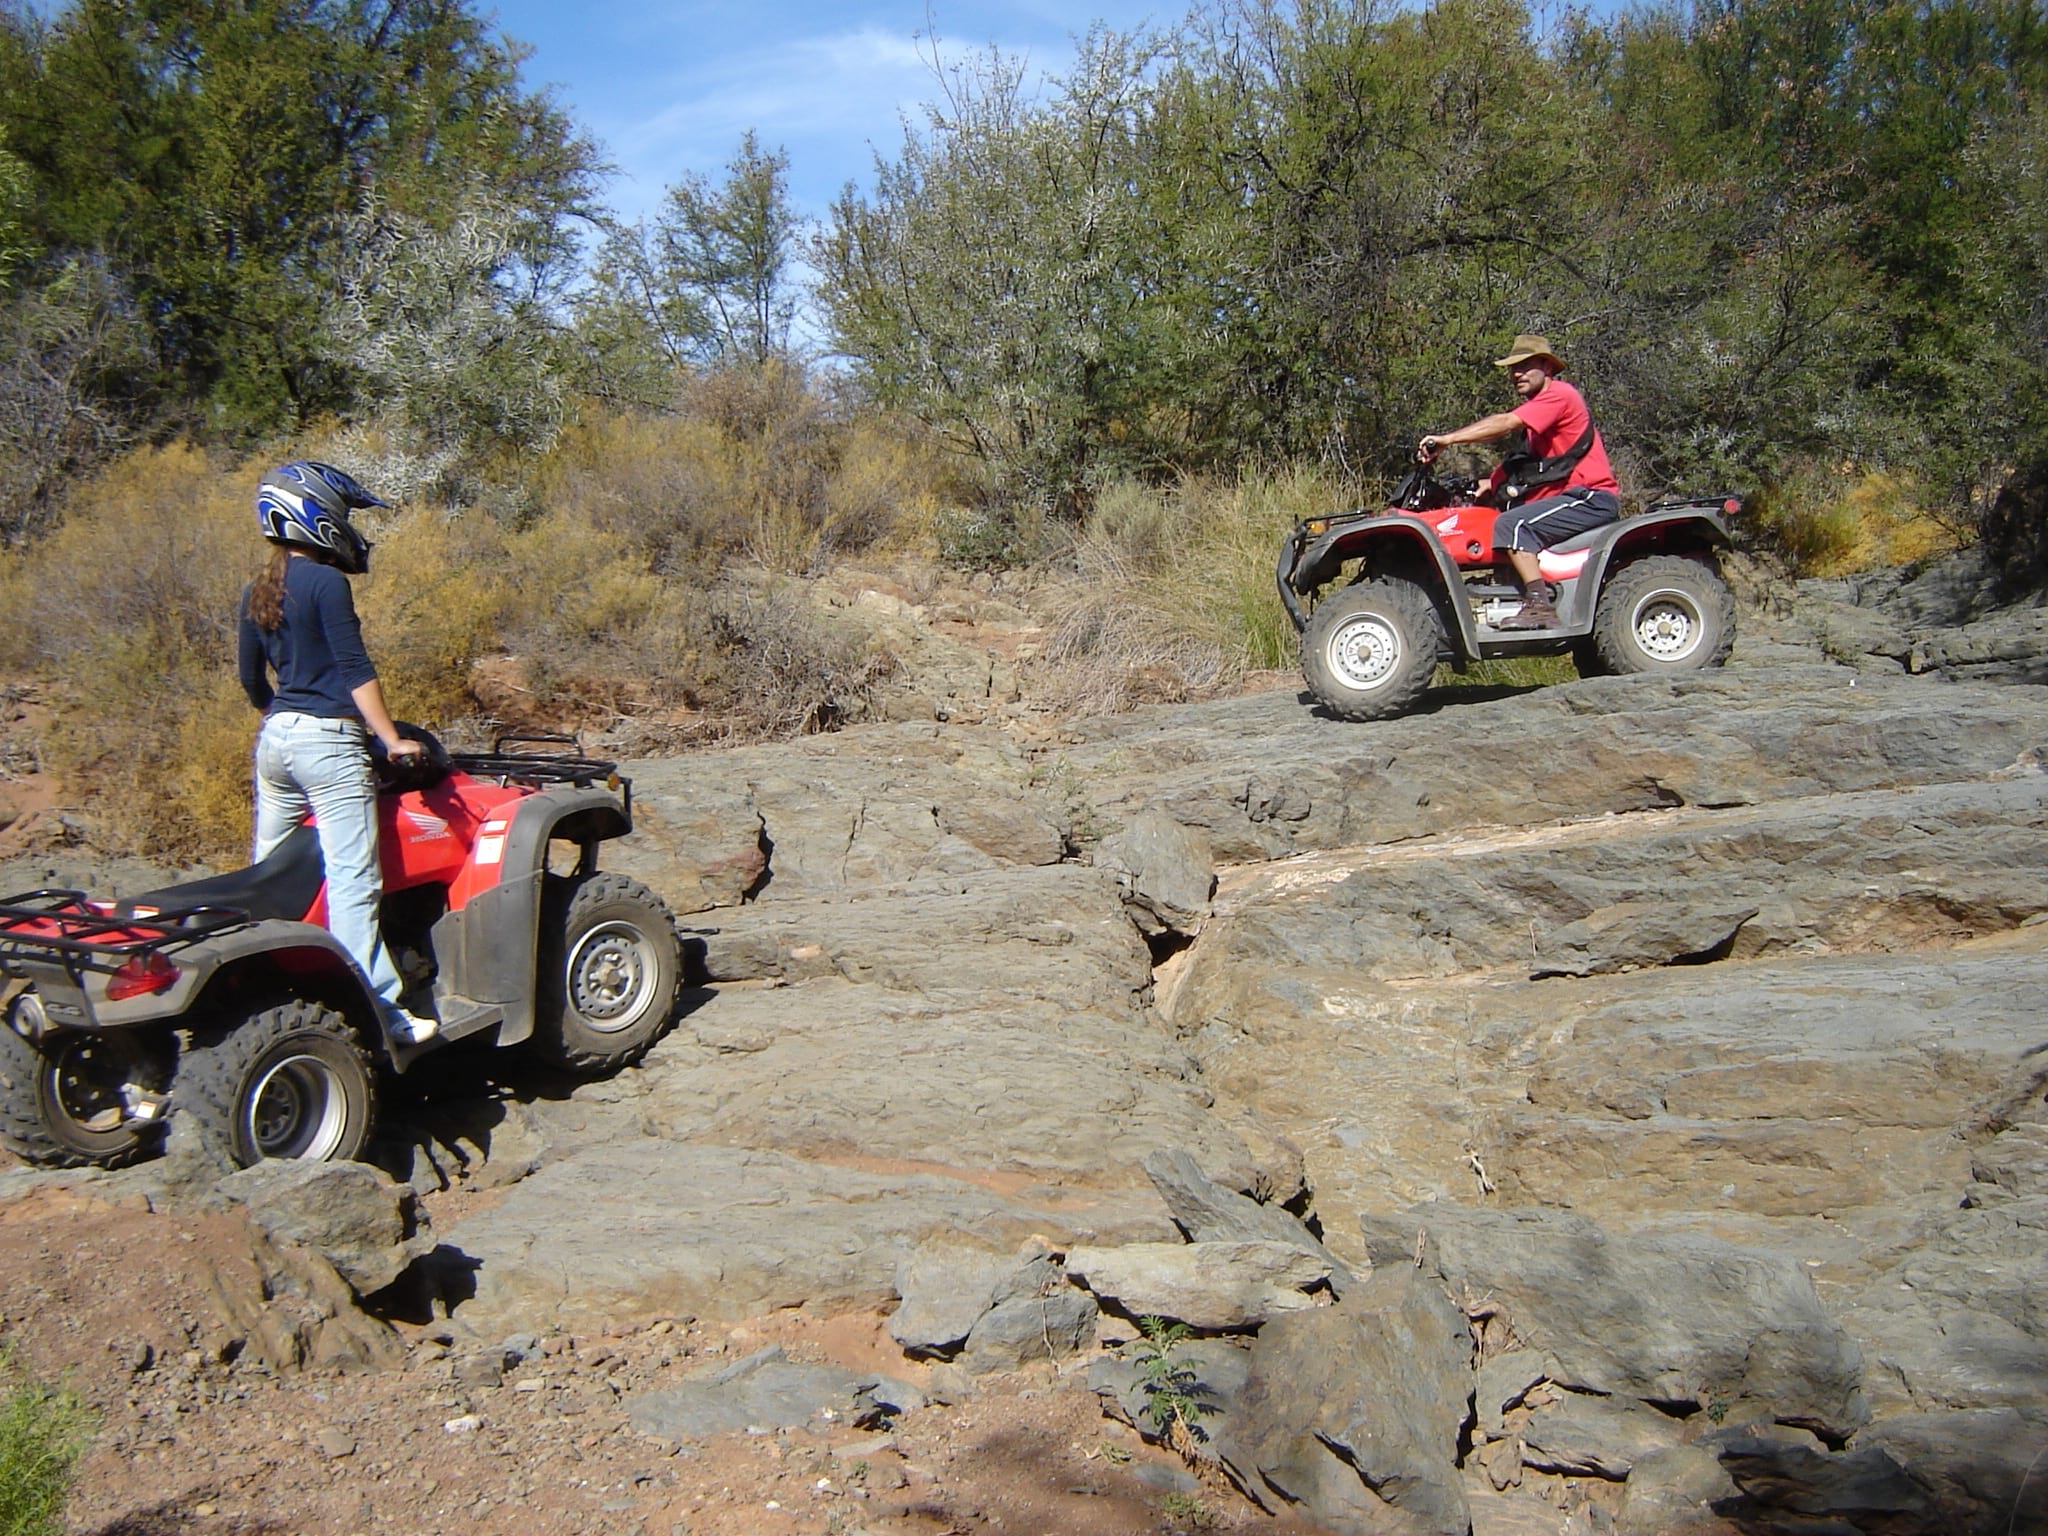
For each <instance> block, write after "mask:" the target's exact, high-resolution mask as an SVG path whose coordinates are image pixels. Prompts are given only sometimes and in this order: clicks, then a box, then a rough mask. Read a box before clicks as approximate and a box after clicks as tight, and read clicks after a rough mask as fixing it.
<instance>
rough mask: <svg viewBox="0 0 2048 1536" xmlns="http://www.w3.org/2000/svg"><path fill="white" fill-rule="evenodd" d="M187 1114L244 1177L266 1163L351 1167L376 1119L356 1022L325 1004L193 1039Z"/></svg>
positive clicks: (185, 1073)
mask: <svg viewBox="0 0 2048 1536" xmlns="http://www.w3.org/2000/svg"><path fill="white" fill-rule="evenodd" d="M177 1100H178V1106H179V1113H180V1114H182V1115H184V1116H186V1117H188V1118H189V1119H190V1121H191V1122H192V1126H193V1128H194V1129H196V1130H197V1131H198V1133H199V1135H200V1137H201V1139H202V1140H203V1141H204V1142H206V1143H208V1144H209V1145H210V1146H211V1147H212V1148H213V1149H214V1151H215V1152H216V1153H218V1154H219V1155H220V1156H222V1157H224V1158H226V1159H227V1160H228V1161H229V1162H231V1163H233V1164H234V1165H235V1166H236V1167H238V1168H247V1167H250V1166H252V1165H254V1164H256V1163H259V1162H262V1161H263V1160H264V1159H266V1158H273V1157H274V1158H302V1159H305V1160H307V1161H309V1162H348V1161H353V1160H355V1159H356V1158H358V1157H360V1156H361V1155H362V1150H363V1146H364V1144H365V1143H366V1142H368V1141H369V1139H370V1127H371V1125H372V1123H373V1122H374V1121H375V1119H376V1115H377V1073H376V1068H375V1067H374V1066H373V1065H372V1063H371V1060H370V1054H369V1052H368V1051H367V1050H366V1049H365V1048H364V1046H363V1042H362V1039H361V1037H360V1036H359V1035H358V1034H357V1033H356V1031H355V1029H354V1028H353V1027H352V1026H351V1025H350V1024H349V1022H348V1020H347V1019H345V1018H344V1017H342V1015H340V1014H338V1013H336V1012H335V1011H334V1010H333V1009H331V1008H326V1007H323V1006H322V1005H320V1004H319V1003H308V1002H294V1003H286V1004H284V1005H283V1006H281V1007H277V1008H266V1009H264V1010H263V1011H262V1012H261V1013H258V1014H255V1015H253V1016H252V1017H250V1018H248V1019H246V1020H244V1021H243V1022H242V1023H241V1024H239V1025H237V1026H236V1027H235V1028H233V1029H231V1030H228V1031H226V1032H225V1033H222V1034H216V1035H209V1036H207V1037H205V1038H203V1039H199V1040H195V1041H194V1042H193V1044H192V1045H191V1047H190V1048H188V1049H187V1050H186V1052H185V1059H184V1061H183V1062H182V1063H181V1064H180V1066H179V1068H178V1084H177Z"/></svg>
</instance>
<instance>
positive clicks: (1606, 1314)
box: [1364, 1203, 1870, 1440]
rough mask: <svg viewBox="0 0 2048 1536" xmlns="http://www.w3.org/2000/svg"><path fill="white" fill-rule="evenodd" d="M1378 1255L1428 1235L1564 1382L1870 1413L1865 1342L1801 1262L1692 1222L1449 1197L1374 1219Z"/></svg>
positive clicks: (1850, 1424) (1796, 1418)
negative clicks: (1837, 1314) (1661, 1227)
mask: <svg viewBox="0 0 2048 1536" xmlns="http://www.w3.org/2000/svg"><path fill="white" fill-rule="evenodd" d="M1364 1230H1365V1236H1366V1243H1367V1247H1368V1248H1369V1249H1370V1250H1371V1252H1372V1254H1373V1258H1374V1261H1375V1262H1376V1263H1379V1264H1386V1263H1391V1262H1395V1261H1396V1260H1397V1259H1400V1258H1403V1257H1412V1256H1413V1255H1414V1254H1415V1253H1416V1251H1417V1245H1418V1241H1420V1242H1421V1243H1422V1244H1423V1246H1424V1247H1425V1248H1426V1249H1427V1250H1428V1252H1429V1256H1430V1258H1431V1259H1432V1260H1433V1262H1434V1265H1435V1267H1436V1269H1437V1271H1438V1272H1439V1273H1440V1274H1442V1275H1443V1277H1444V1278H1445V1279H1446V1280H1447V1281H1448V1282H1449V1284H1450V1285H1451V1286H1452V1288H1453V1289H1454V1291H1456V1292H1457V1293H1458V1294H1461V1295H1466V1296H1473V1297H1482V1296H1483V1297H1485V1298H1487V1299H1488V1301H1489V1302H1490V1303H1492V1304H1493V1305H1495V1306H1497V1307H1499V1308H1501V1309H1502V1310H1504V1311H1505V1312H1506V1314H1507V1317H1508V1320H1509V1323H1510V1326H1511V1327H1512V1329H1513V1331H1514V1333H1515V1334H1516V1335H1517V1336H1518V1337H1520V1338H1521V1339H1522V1340H1523V1341H1524V1342H1525V1343H1526V1344H1527V1345H1528V1346H1529V1347H1531V1348H1534V1349H1539V1350H1542V1351H1543V1352H1544V1353H1545V1354H1546V1355H1548V1356H1549V1357H1550V1358H1551V1359H1552V1360H1553V1361H1554V1362H1555V1363H1556V1366H1557V1376H1556V1379H1557V1381H1558V1382H1559V1384H1560V1385H1563V1386H1566V1387H1571V1388H1574V1389H1576V1390H1579V1391H1582V1392H1595V1393H1605V1394H1609V1395H1613V1396H1617V1397H1628V1398H1634V1399H1638V1400H1640V1401H1642V1402H1647V1403H1656V1404H1660V1405H1663V1406H1666V1407H1669V1408H1671V1409H1674V1410H1692V1409H1705V1408H1708V1407H1710V1406H1711V1405H1716V1404H1718V1405H1721V1411H1747V1412H1757V1413H1762V1414H1767V1415H1769V1416H1770V1417H1772V1418H1775V1419H1778V1420H1780V1421H1782V1422H1785V1423H1788V1424H1795V1425H1801V1426H1805V1427H1808V1428H1811V1429H1813V1430H1814V1431H1816V1432H1817V1433H1819V1434H1821V1435H1823V1436H1825V1437H1827V1438H1829V1439H1831V1440H1842V1439H1846V1438H1847V1437H1848V1436H1849V1435H1850V1434H1851V1433H1853V1432H1854V1431H1855V1430H1857V1429H1860V1428H1861V1427H1862V1426H1863V1425H1864V1424H1866V1423H1867V1422H1869V1419H1870V1408H1869V1404H1868V1401H1867V1400H1866V1398H1865V1396H1864V1392H1863V1355H1862V1351H1861V1350H1859V1349H1858V1348H1857V1346H1856V1344H1855V1341H1854V1340H1852V1339H1851V1338H1850V1337H1849V1335H1848V1334H1847V1333H1845V1332H1844V1331H1843V1329H1842V1327H1841V1325H1840V1324H1838V1323H1837V1322H1835V1320H1834V1319H1833V1318H1832V1317H1830V1316H1829V1315H1828V1314H1827V1312H1826V1310H1825V1309H1824V1308H1823V1307H1822V1306H1821V1303H1820V1298H1819V1296H1818V1295H1816V1294H1815V1292H1814V1288H1813V1282H1812V1281H1811V1280H1810V1279H1808V1278H1807V1276H1806V1273H1805V1271H1804V1270H1802V1269H1801V1268H1800V1267H1799V1266H1798V1265H1797V1264H1794V1263H1792V1262H1791V1261H1789V1260H1787V1259H1784V1258H1780V1257H1778V1256H1776V1255H1773V1254H1767V1253H1759V1252H1754V1251H1751V1250H1747V1249H1743V1248H1738V1247H1736V1246H1735V1245H1733V1244H1731V1243H1724V1242H1721V1241H1718V1240H1717V1239H1714V1238H1709V1237H1704V1236H1701V1235H1698V1234H1692V1233H1682V1232H1681V1233H1663V1232H1639V1233H1633V1234H1610V1233H1608V1232H1606V1231H1603V1230H1602V1229H1601V1228H1600V1227H1598V1226H1596V1225H1595V1224H1594V1223H1592V1222H1590V1221H1588V1220H1586V1219H1585V1218H1584V1217H1581V1216H1574V1215H1571V1214H1569V1213H1567V1212H1562V1211H1542V1210H1519V1211H1494V1210H1483V1211H1482V1210H1470V1209H1465V1208H1461V1207H1457V1206H1452V1205H1450V1204H1448V1203H1445V1204H1439V1205H1434V1206H1424V1207H1417V1208H1415V1209H1413V1210H1411V1211H1409V1212H1408V1213H1407V1214H1406V1215H1404V1216H1400V1217H1383V1218H1377V1219H1374V1218H1368V1219H1367V1220H1366V1221H1365V1223H1364Z"/></svg>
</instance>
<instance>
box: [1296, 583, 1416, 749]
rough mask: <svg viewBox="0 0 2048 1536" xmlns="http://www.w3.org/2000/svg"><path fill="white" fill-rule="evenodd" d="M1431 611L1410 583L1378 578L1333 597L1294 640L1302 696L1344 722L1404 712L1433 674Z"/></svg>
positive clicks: (1318, 607) (1378, 718) (1325, 602)
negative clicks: (1303, 690) (1304, 680)
mask: <svg viewBox="0 0 2048 1536" xmlns="http://www.w3.org/2000/svg"><path fill="white" fill-rule="evenodd" d="M1441 635H1442V630H1441V628H1440V626H1439V625H1438V622H1437V613H1436V605H1435V604H1433V603H1432V602H1430V600H1429V594H1428V593H1427V592H1426V591H1424V590H1423V589H1422V588H1421V587H1420V586H1418V585H1416V584H1415V583H1414V582H1412V581H1404V580H1402V579H1401V578H1399V577H1392V576H1383V577H1380V578H1378V579H1377V580H1374V581H1366V582H1360V583H1358V584H1357V585H1355V586H1349V587H1345V588H1344V589H1343V590H1341V591H1339V592H1335V593H1332V594H1331V595H1330V596H1329V597H1327V598H1325V599H1323V601H1322V602H1321V603H1320V604H1318V605H1317V607H1316V611H1315V612H1314V613H1313V614H1312V615H1310V617H1309V621H1308V628H1307V629H1305V630H1304V631H1303V632H1302V636H1301V671H1302V676H1304V677H1305V678H1307V679H1308V686H1309V692H1311V693H1313V694H1314V695H1315V696H1316V699H1317V700H1318V701H1319V702H1320V703H1321V704H1322V705H1323V707H1324V708H1326V709H1328V710H1329V711H1330V712H1331V713H1332V714H1334V715H1340V716H1342V717H1343V718H1344V719H1346V720H1384V719H1385V718H1387V717H1388V716H1389V715H1398V714H1400V713H1401V712H1402V711H1404V710H1407V709H1411V708H1413V707H1414V705H1415V701H1416V700H1417V699H1419V698H1421V697H1422V691H1423V690H1424V689H1425V688H1427V687H1428V686H1429V680H1430V679H1431V678H1432V677H1434V676H1435V675H1436V663H1437V648H1438V643H1439V640H1440V638H1441Z"/></svg>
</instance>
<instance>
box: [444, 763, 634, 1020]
mask: <svg viewBox="0 0 2048 1536" xmlns="http://www.w3.org/2000/svg"><path fill="white" fill-rule="evenodd" d="M632 830H633V819H632V817H631V815H630V814H629V813H628V812H627V810H626V808H625V806H624V805H622V804H621V803H620V800H619V797H618V796H617V795H616V794H614V793H613V792H612V791H610V790H608V789H601V788H597V787H594V786H593V787H590V788H582V789H576V788H564V789H555V790H549V791H546V792H545V793H542V794H537V795H534V796H532V797H531V798H529V799H527V800H525V801H522V802H521V803H520V805H519V808H518V810H517V811H516V812H515V813H514V815H513V818H512V824H511V825H510V826H509V827H507V828H506V829H505V841H504V847H503V850H502V852H501V854H500V855H499V859H500V869H499V873H498V879H497V883H496V884H494V885H492V886H490V887H489V888H488V889H485V890H481V891H478V892H477V893H476V894H475V895H473V896H471V897H470V898H469V899H468V900H467V901H465V902H464V903H463V904H462V905H461V906H460V907H457V908H454V909H453V910H451V911H449V912H448V913H447V914H446V915H444V916H443V917H442V918H441V919H440V920H439V921H437V922H436V923H435V924H434V930H433V943H434V956H435V959H436V962H437V964H438V966H439V978H438V980H437V982H436V984H435V996H436V999H437V1000H438V1001H440V1002H441V1004H442V1007H443V1012H444V1016H445V1015H446V1014H447V1013H449V1012H451V1011H460V1009H459V1006H458V1007H457V1008H454V1009H451V1008H450V1003H451V1001H454V1000H459V1002H460V1003H466V1004H469V1005H472V1006H473V1007H482V1008H489V1009H492V1010H495V1011H498V1012H501V1013H502V1015H503V1018H502V1019H501V1021H500V1022H499V1025H498V1044H500V1045H517V1044H519V1043H520V1042H521V1041H522V1040H525V1039H527V1038H528V1037H529V1036H531V1035H532V1034H533V1006H534V983H535V977H536V974H537V972H536V964H537V959H536V957H537V954H538V948H537V946H538V944H539V940H540V898H541V879H542V877H543V876H544V875H545V874H546V873H547V867H548V845H549V843H551V842H554V841H557V840H565V841H569V842H573V843H575V844H576V845H577V846H578V848H579V849H580V850H581V855H580V863H579V867H594V866H595V863H596V856H595V850H596V847H597V845H598V844H599V843H600V842H604V841H607V840H609V839H611V838H615V837H624V836H625V835H626V834H627V833H628V832H630V831H632ZM450 994H452V995H453V997H452V999H451V997H450Z"/></svg>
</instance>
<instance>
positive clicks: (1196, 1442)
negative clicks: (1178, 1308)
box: [1137, 1317, 1209, 1461]
mask: <svg viewBox="0 0 2048 1536" xmlns="http://www.w3.org/2000/svg"><path fill="white" fill-rule="evenodd" d="M1138 1328H1139V1331H1140V1332H1142V1333H1143V1334H1144V1335H1145V1337H1144V1339H1143V1340H1142V1341H1140V1343H1139V1344H1138V1346H1137V1349H1138V1368H1139V1370H1140V1371H1141V1372H1142V1373H1143V1376H1144V1379H1143V1381H1142V1382H1141V1383H1140V1384H1139V1390H1140V1391H1142V1392H1143V1393H1144V1394H1145V1416H1146V1417H1147V1418H1148V1419H1150V1420H1151V1421H1152V1427H1153V1428H1154V1429H1155V1430H1157V1431H1158V1433H1159V1438H1160V1439H1161V1440H1162V1441H1164V1442H1165V1443H1166V1444H1167V1445H1169V1446H1171V1447H1172V1448H1173V1449H1174V1450H1176V1451H1178V1452H1179V1453H1180V1454H1181V1455H1182V1456H1183V1457H1184V1458H1186V1459H1187V1460H1189V1461H1194V1460H1196V1459H1197V1457H1198V1456H1199V1455H1200V1448H1201V1444H1202V1442H1203V1441H1204V1440H1206V1439H1208V1438H1209V1437H1208V1434H1207V1432H1206V1431H1204V1430H1203V1429H1202V1427H1201V1424H1200V1420H1201V1418H1202V1415H1203V1413H1204V1412H1205V1411H1206V1410H1205V1409H1204V1408H1203V1406H1202V1402H1201V1399H1200V1398H1199V1397H1198V1396H1197V1394H1198V1393H1199V1392H1200V1391H1201V1390H1202V1382H1201V1378H1200V1377H1199V1376H1197V1375H1196V1374H1195V1369H1194V1367H1193V1366H1191V1365H1189V1364H1188V1362H1187V1360H1186V1358H1185V1357H1184V1356H1182V1355H1181V1354H1180V1352H1179V1351H1180V1346H1181V1345H1182V1344H1185V1343H1186V1342H1187V1340H1188V1337H1189V1332H1188V1325H1187V1324H1186V1323H1169V1322H1168V1321H1167V1320H1166V1319H1165V1318H1163V1317H1141V1318H1139V1319H1138Z"/></svg>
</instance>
